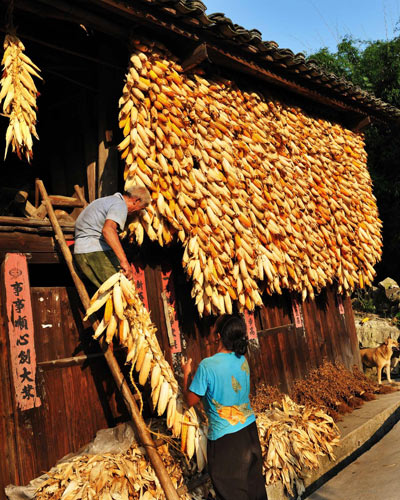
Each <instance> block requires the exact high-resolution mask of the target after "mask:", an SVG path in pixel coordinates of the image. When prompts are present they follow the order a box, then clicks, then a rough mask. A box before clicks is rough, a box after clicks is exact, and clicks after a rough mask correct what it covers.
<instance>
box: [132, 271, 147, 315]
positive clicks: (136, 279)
mask: <svg viewBox="0 0 400 500" xmlns="http://www.w3.org/2000/svg"><path fill="white" fill-rule="evenodd" d="M132 272H133V283H134V284H135V288H136V291H137V293H138V295H139V297H140V300H141V301H142V302H143V305H144V307H145V308H146V309H147V310H149V301H148V298H147V289H146V279H145V277H144V269H143V268H142V267H140V265H139V264H132Z"/></svg>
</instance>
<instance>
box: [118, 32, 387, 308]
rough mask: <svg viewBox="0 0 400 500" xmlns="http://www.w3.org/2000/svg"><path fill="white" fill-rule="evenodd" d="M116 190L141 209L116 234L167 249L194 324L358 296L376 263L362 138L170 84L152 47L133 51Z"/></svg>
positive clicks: (213, 90)
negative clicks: (287, 302) (332, 296)
mask: <svg viewBox="0 0 400 500" xmlns="http://www.w3.org/2000/svg"><path fill="white" fill-rule="evenodd" d="M119 104H120V113H119V125H120V127H121V129H122V131H123V135H124V137H125V138H124V140H123V141H122V142H121V143H120V145H119V150H120V151H121V157H122V159H123V160H124V161H125V179H126V186H127V187H128V186H130V185H132V184H142V185H145V186H146V187H147V188H148V189H149V190H150V192H151V195H152V198H153V203H152V205H151V206H150V207H149V208H148V209H147V210H145V211H142V212H141V213H140V215H138V216H137V217H136V219H135V220H134V221H133V222H132V223H131V224H130V225H129V231H130V233H131V236H132V237H134V238H136V240H137V242H138V243H139V244H141V243H142V241H143V237H144V234H147V236H148V237H149V238H150V240H152V241H158V242H159V244H160V245H161V246H163V245H167V244H169V243H170V242H171V241H172V240H173V239H176V238H177V239H179V240H180V241H181V242H182V244H183V246H184V249H185V252H184V255H183V266H184V268H185V270H186V274H187V276H188V277H190V278H191V279H192V282H193V287H192V296H193V297H194V299H195V302H196V305H197V308H198V311H199V313H200V315H203V314H206V315H208V314H211V313H212V314H221V313H224V312H227V313H229V312H231V310H232V303H233V302H236V301H237V304H238V308H239V311H243V310H244V309H247V310H253V309H254V307H255V306H257V305H260V304H261V297H260V291H259V282H260V281H262V280H265V285H266V290H267V292H268V293H270V294H272V293H281V292H282V288H287V289H290V290H292V291H297V292H299V293H301V295H302V297H303V299H305V298H306V297H307V296H310V297H311V298H312V297H313V296H314V293H315V291H317V292H318V291H320V290H321V289H322V288H324V287H325V286H327V284H329V283H332V282H334V281H335V282H337V284H338V288H339V293H341V292H350V291H351V290H353V289H354V288H355V287H361V288H362V287H363V286H364V285H365V284H367V285H368V284H370V283H371V281H372V279H373V276H374V273H375V272H374V269H373V266H374V264H375V263H376V262H377V260H378V259H379V258H380V255H381V235H380V229H381V222H380V220H379V219H378V214H377V207H376V202H375V198H374V196H373V194H372V187H371V179H370V176H369V174H368V171H367V166H366V153H365V151H364V142H363V138H362V136H361V135H359V134H355V133H353V132H351V131H349V130H347V129H344V128H343V127H341V126H340V125H338V124H336V123H331V122H329V121H328V120H325V119H316V118H314V117H312V116H310V115H308V114H307V113H306V112H305V111H303V110H302V109H301V108H299V107H293V106H292V107H290V106H286V105H284V104H282V103H280V102H278V101H276V100H273V99H269V98H266V97H264V96H263V95H261V94H260V93H256V92H251V91H246V90H244V89H242V88H239V87H238V86H237V85H235V83H234V82H232V81H228V80H224V79H222V78H220V77H215V78H213V77H207V78H204V77H201V76H199V75H198V74H182V72H181V68H180V66H179V64H178V63H177V62H176V60H175V59H174V57H173V56H172V55H171V54H169V53H168V52H167V51H166V50H165V49H164V48H163V47H161V46H160V45H158V44H157V45H156V44H154V43H148V44H145V43H142V42H139V41H136V42H134V50H133V52H132V56H131V58H130V64H129V68H128V72H127V74H126V83H125V86H124V88H123V94H122V97H121V98H120V103H119Z"/></svg>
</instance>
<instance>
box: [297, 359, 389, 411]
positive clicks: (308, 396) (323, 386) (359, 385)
mask: <svg viewBox="0 0 400 500" xmlns="http://www.w3.org/2000/svg"><path fill="white" fill-rule="evenodd" d="M392 390H393V389H392V388H386V389H383V390H382V388H380V386H378V384H375V383H373V382H372V381H370V380H369V379H368V378H367V377H365V375H364V374H362V373H361V372H360V371H359V370H358V369H357V368H356V367H354V370H353V373H352V372H350V371H349V370H347V369H346V368H345V367H344V366H343V365H342V364H340V363H336V364H333V363H331V362H328V361H325V362H324V364H323V365H322V366H320V367H319V368H317V369H315V370H312V371H311V372H310V373H309V374H308V376H307V377H306V378H305V379H303V380H297V381H296V382H295V383H294V385H293V388H292V390H291V392H290V396H291V398H292V399H293V400H294V401H296V403H299V404H306V405H312V406H317V407H319V408H322V409H323V410H324V411H326V412H327V413H329V415H331V417H332V418H334V419H335V420H339V418H340V416H339V415H340V414H344V413H349V412H351V411H353V410H354V409H355V408H359V407H360V406H361V405H362V404H363V403H364V402H365V401H370V400H372V399H375V396H374V394H377V393H380V392H383V391H385V392H391V391H392Z"/></svg>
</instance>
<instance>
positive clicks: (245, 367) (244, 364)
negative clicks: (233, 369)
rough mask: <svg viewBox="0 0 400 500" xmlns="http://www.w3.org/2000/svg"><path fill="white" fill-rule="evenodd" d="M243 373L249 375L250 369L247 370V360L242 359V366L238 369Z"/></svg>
mask: <svg viewBox="0 0 400 500" xmlns="http://www.w3.org/2000/svg"><path fill="white" fill-rule="evenodd" d="M240 368H241V369H242V370H243V371H244V372H246V373H247V375H250V368H249V363H248V362H247V359H246V358H244V361H243V363H242V366H241V367H240Z"/></svg>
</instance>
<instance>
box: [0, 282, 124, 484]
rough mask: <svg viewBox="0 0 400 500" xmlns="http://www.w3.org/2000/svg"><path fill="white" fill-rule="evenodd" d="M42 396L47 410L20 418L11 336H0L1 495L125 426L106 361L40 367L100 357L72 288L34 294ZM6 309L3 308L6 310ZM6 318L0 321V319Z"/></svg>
mask: <svg viewBox="0 0 400 500" xmlns="http://www.w3.org/2000/svg"><path fill="white" fill-rule="evenodd" d="M31 295H32V308H33V317H34V328H35V347H36V356H37V362H38V376H37V383H38V392H39V394H40V397H41V399H42V403H43V404H42V407H41V408H36V409H33V410H29V411H26V412H20V411H17V409H16V408H15V404H14V401H13V385H12V381H11V379H10V373H9V359H8V349H7V347H6V346H7V332H6V329H5V325H4V321H2V324H1V329H0V376H1V380H2V384H1V389H0V462H1V463H2V467H0V491H1V490H2V488H4V486H6V485H7V484H9V483H14V484H26V483H27V482H29V481H30V480H31V479H33V478H34V477H36V476H38V475H40V474H41V473H42V472H43V471H46V470H48V469H50V468H51V467H52V466H53V465H54V464H55V463H56V461H57V460H59V459H60V458H61V457H63V456H64V455H66V454H67V453H70V452H72V451H77V450H78V449H79V448H80V447H81V446H83V445H84V444H85V443H87V442H89V441H91V440H92V439H93V437H94V436H95V433H96V431H97V430H99V429H101V428H105V427H112V426H114V425H116V424H117V423H118V422H120V421H125V420H128V418H129V417H128V413H127V411H126V409H125V405H124V403H123V401H122V398H121V396H120V394H119V392H118V391H117V390H116V387H115V384H114V381H113V379H112V377H111V375H110V373H109V370H108V367H107V364H106V363H105V361H104V358H103V357H94V358H90V360H88V361H86V362H84V363H83V364H81V365H76V366H67V367H49V366H46V367H43V368H41V367H40V362H42V361H51V360H56V359H61V358H66V357H70V356H74V355H77V354H82V353H84V354H92V353H97V352H100V348H99V346H98V345H97V342H95V341H93V340H92V339H91V329H90V328H86V329H85V328H84V326H83V324H82V321H81V311H80V302H79V299H78V297H77V294H76V292H75V290H74V289H73V288H68V289H66V288H63V287H54V288H32V289H31ZM2 310H3V309H2ZM3 317H4V315H3V314H2V318H3Z"/></svg>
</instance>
